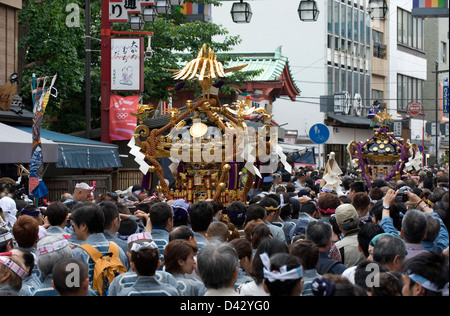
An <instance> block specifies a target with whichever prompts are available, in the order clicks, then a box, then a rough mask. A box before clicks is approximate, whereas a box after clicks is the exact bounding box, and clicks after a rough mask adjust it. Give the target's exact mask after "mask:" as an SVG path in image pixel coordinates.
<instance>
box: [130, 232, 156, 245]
mask: <svg viewBox="0 0 450 316" xmlns="http://www.w3.org/2000/svg"><path fill="white" fill-rule="evenodd" d="M142 239H150V240H152V239H153V237H152V234H150V233H149V232H145V233H138V234H133V235H130V236H129V237H128V239H127V243H128V244H129V243H131V242H133V241H137V240H142Z"/></svg>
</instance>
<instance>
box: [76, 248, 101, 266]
mask: <svg viewBox="0 0 450 316" xmlns="http://www.w3.org/2000/svg"><path fill="white" fill-rule="evenodd" d="M78 247H80V248H81V249H83V250H84V251H86V252H87V253H88V255H89V256H90V257H91V259H92V260H93V261H94V262H96V261H97V260H98V259H100V258H101V257H103V254H102V253H101V252H100V251H98V250H97V248H95V247H93V246H91V245H89V244H82V245H80V246H78Z"/></svg>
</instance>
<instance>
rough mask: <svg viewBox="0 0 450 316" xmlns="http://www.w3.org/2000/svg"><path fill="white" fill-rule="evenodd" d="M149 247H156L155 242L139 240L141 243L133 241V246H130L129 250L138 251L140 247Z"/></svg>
mask: <svg viewBox="0 0 450 316" xmlns="http://www.w3.org/2000/svg"><path fill="white" fill-rule="evenodd" d="M145 248H150V249H158V246H157V245H156V244H155V242H154V241H152V242H147V241H144V242H141V243H137V242H136V243H134V244H133V246H131V249H130V250H131V251H139V250H141V249H145Z"/></svg>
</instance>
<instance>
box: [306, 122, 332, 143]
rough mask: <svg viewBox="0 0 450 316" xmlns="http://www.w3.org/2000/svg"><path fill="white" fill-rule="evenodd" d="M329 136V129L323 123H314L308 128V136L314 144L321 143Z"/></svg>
mask: <svg viewBox="0 0 450 316" xmlns="http://www.w3.org/2000/svg"><path fill="white" fill-rule="evenodd" d="M329 137H330V131H329V130H328V127H327V126H326V125H325V124H315V125H313V126H311V128H310V129H309V138H310V139H311V141H312V142H313V143H315V144H323V143H325V142H326V141H327V140H328V138H329Z"/></svg>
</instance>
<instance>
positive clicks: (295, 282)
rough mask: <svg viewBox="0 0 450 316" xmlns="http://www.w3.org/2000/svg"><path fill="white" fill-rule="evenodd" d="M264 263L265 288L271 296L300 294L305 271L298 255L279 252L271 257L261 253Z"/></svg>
mask: <svg viewBox="0 0 450 316" xmlns="http://www.w3.org/2000/svg"><path fill="white" fill-rule="evenodd" d="M260 257H261V261H262V263H263V265H264V269H263V271H264V290H265V291H266V292H267V293H269V294H270V296H299V295H300V294H301V293H302V287H303V271H302V266H301V265H300V263H299V260H298V259H297V257H295V256H293V255H290V254H287V253H277V254H275V255H273V256H271V257H270V258H269V256H268V255H267V253H262V254H261V255H260Z"/></svg>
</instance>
